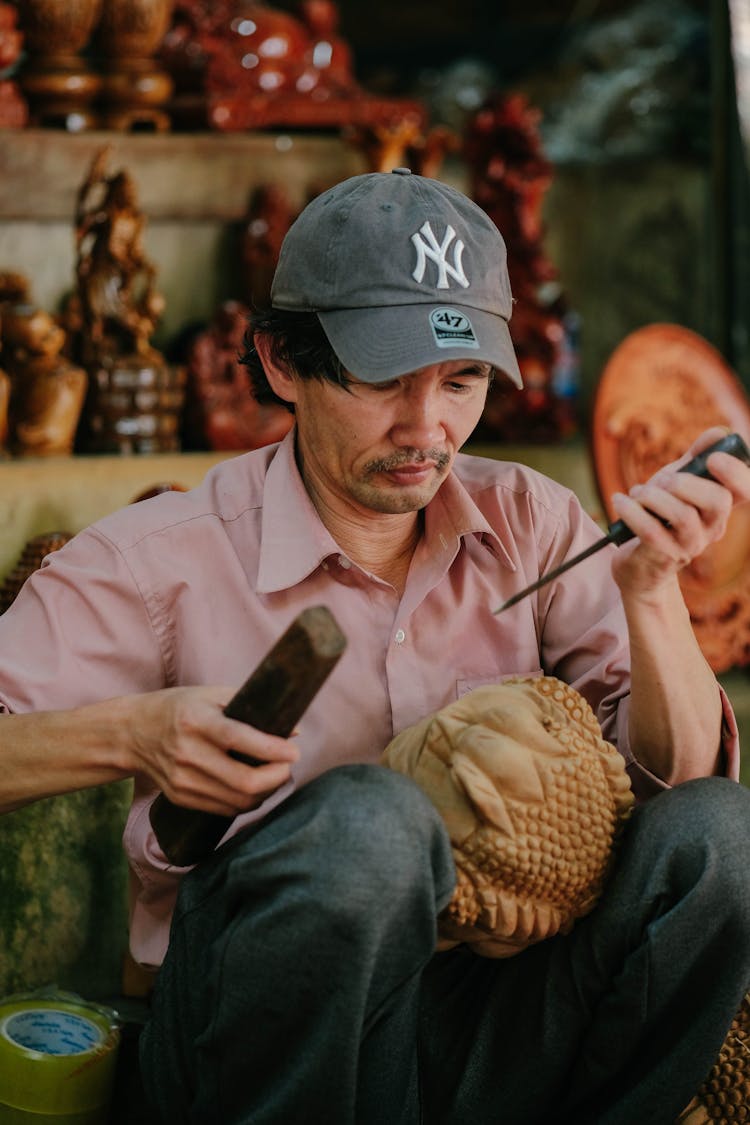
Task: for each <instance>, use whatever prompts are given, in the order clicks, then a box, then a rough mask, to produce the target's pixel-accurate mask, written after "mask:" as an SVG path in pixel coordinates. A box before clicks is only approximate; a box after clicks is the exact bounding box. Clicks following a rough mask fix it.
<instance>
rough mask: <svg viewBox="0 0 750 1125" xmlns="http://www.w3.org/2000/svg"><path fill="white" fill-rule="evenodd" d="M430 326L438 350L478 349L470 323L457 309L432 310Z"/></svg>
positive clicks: (477, 342)
mask: <svg viewBox="0 0 750 1125" xmlns="http://www.w3.org/2000/svg"><path fill="white" fill-rule="evenodd" d="M430 325H431V327H432V334H433V336H434V337H435V344H436V345H437V347H439V348H459V347H460V348H478V347H479V341H478V340H477V338H476V335H475V334H474V328H473V326H472V323H471V321H470V320H469V318H468V316H466V314H465V313H462V312H459V311H458V309H451V308H441V309H433V310H432V312H431V313H430Z"/></svg>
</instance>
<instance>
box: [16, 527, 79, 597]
mask: <svg viewBox="0 0 750 1125" xmlns="http://www.w3.org/2000/svg"><path fill="white" fill-rule="evenodd" d="M72 538H73V534H72V532H70V531H49V532H44V533H43V534H42V535H35V536H34V537H33V538H32V539H29V541H28V542H27V543H26V545H25V547H24V548H23V551H22V552H21V554H20V556H19V559H18V561H17V563H16V565H15V566H14V567H13V569H12V570H11V572H10V574H7V575H6V576H5V578H4V579H3V582H2V583H1V584H0V613H5V611H6V609H8V608H9V607H10V606H11V605H12V604H13V602H14V601H15V599H16V597H17V595H18V592H19V590H20V589H21V587H22V586H23V584H24V582H25V581H26V579H27V578H28V577H29V575H31V574H33V573H34V571H35V570H38V569H39V567H40V566H41V565H42V562H43V560H44V559H45V557H46V556H47V555H49V554H51V553H52V551H58V550H59V549H60V547H64V546H65V544H66V543H67V542H68V540H69V539H72Z"/></svg>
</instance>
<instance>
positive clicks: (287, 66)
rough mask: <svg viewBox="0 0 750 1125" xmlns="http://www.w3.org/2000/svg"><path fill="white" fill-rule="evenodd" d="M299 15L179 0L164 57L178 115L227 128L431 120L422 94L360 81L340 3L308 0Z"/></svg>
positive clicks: (222, 0) (252, 3)
mask: <svg viewBox="0 0 750 1125" xmlns="http://www.w3.org/2000/svg"><path fill="white" fill-rule="evenodd" d="M298 12H299V15H293V14H292V13H290V12H288V11H283V10H282V9H280V8H276V7H273V6H272V5H269V4H265V3H261V2H260V0H230V2H228V0H218V2H217V3H216V4H213V5H212V4H209V3H207V2H206V0H175V16H174V20H173V24H172V27H171V28H170V30H169V31H168V33H167V35H166V37H165V41H164V46H163V50H162V58H163V59H164V62H165V65H166V66H167V67H168V69H169V70H170V73H172V75H173V76H174V80H175V86H176V90H177V94H176V97H175V110H174V112H175V115H176V118H178V119H182V120H184V119H185V118H187V117H188V115H189V114H190V113H192V119H191V121H190V123H191V124H192V125H194V126H195V125H199V124H205V123H208V124H209V125H210V126H211V127H213V128H214V129H221V130H244V129H252V128H264V127H268V126H276V127H284V126H295V125H297V126H308V127H313V128H315V127H318V128H340V127H343V126H345V125H352V124H358V125H367V124H374V123H381V124H387V123H396V122H398V121H399V120H402V119H404V118H407V117H409V118H414V119H415V120H416V121H418V122H420V123H424V121H425V119H426V113H425V109H424V107H423V106H422V105H421V103H419V102H418V101H415V100H414V99H407V98H389V97H380V96H373V95H370V94H368V93H367V91H365V90H363V89H362V88H361V87H360V86H359V84H358V83H357V81H356V79H355V77H354V69H353V62H352V52H351V50H350V48H349V46H348V44H347V43H346V42H345V41H344V40H343V39H342V38H341V37H340V36H339V35H338V32H337V25H338V9H337V7H336V5H335V4H334V3H333V2H332V0H302V2H301V3H300V4H299V6H298ZM198 115H202V120H201V117H200V116H198Z"/></svg>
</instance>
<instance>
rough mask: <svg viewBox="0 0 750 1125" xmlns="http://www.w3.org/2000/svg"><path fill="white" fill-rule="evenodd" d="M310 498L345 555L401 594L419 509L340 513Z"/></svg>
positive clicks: (419, 528)
mask: <svg viewBox="0 0 750 1125" xmlns="http://www.w3.org/2000/svg"><path fill="white" fill-rule="evenodd" d="M311 499H312V501H313V504H314V505H315V508H316V509H317V512H318V515H319V516H320V518H321V520H322V521H323V523H324V524H325V526H326V527H327V528H328V530H329V531H330V533H331V535H332V536H333V538H334V539H335V540H336V542H337V543H338V545H339V546H340V547H341V550H342V551H343V552H344V553H345V554H346V556H347V557H348V558H350V559H351V560H352V562H355V563H357V565H358V566H361V567H362V569H363V570H367V571H369V572H370V573H371V574H375V575H377V577H378V578H382V579H383V581H384V582H389V583H390V584H391V585H392V586H394V587H395V588H396V590H397V591H398V593H399V594H402V593H403V591H404V586H405V585H406V576H407V574H408V572H409V566H410V564H411V560H412V556H413V554H414V551H415V548H416V546H417V543H418V542H419V540H420V537H421V535H422V522H423V521H422V515H421V512H399V513H397V514H389V513H385V512H370V511H367V512H362V513H359V512H357V511H352V510H348V511H346V512H341V511H338V510H336V509H335V508H334V507H332V506H330V505H328V504H326V502H325V501H324V500H323V499H322V498H321V497H319V496H315V495H313V496H312V497H311Z"/></svg>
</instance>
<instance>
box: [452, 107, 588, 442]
mask: <svg viewBox="0 0 750 1125" xmlns="http://www.w3.org/2000/svg"><path fill="white" fill-rule="evenodd" d="M539 116H540V115H539V112H538V110H536V109H534V108H533V107H532V106H530V105H529V103H528V101H527V100H526V98H525V97H524V96H523V95H520V94H517V95H513V96H510V97H501V96H496V97H495V98H493V99H490V101H489V102H488V103H487V104H486V105H485V106H483V107H482V108H481V109H480V110H479V111H478V112H477V113H476V114H475V116H474V117H473V119H472V120H470V122H469V123H468V125H467V130H466V139H465V152H464V155H465V158H466V161H467V163H468V165H469V167H470V169H471V187H470V191H469V194H470V195H471V197H472V198H473V199H474V200H475V201H476V202H477V203H478V204H479V206H480V207H482V208H483V209H484V210H485V211H486V212H487V214H488V215H489V216H490V218H491V219H492V220H493V221H494V223H495V224H496V226H497V227H498V228H499V230H500V231H501V233H502V235H503V238H504V239H505V243H506V246H507V250H508V271H509V273H510V279H511V286H512V289H513V296H514V298H515V303H514V307H513V317H512V319H511V322H510V333H511V337H512V339H513V343H514V346H515V349H516V353H517V355H518V364H519V367H520V368H521V373H522V375H523V381H524V387H523V389H522V390H515V389H512V388H507V387H506V386H505V385H502V386H499V387H497V388H496V390H495V392H494V393H492V392H491V393H490V396H489V398H488V401H487V407H486V409H485V412H484V415H483V418H482V422H481V423H480V428H479V430H478V431H477V433H478V436H480V437H481V436H484V437H487V438H491V439H497V438H501V439H503V438H504V439H506V440H512V441H524V440H527V441H537V440H538V441H554V440H556V439H559V438H561V437H564V436H568V434H569V433H570V432H571V431H572V430H573V429H574V428H575V418H574V416H573V415H572V413H571V404H570V402H569V401H567V400H566V401H564V402H563V401H560V400H558V399H557V398H556V396H555V393H554V391H553V386H552V380H553V374H554V370H555V367H556V365H557V364H558V362H559V361H560V359H561V356H562V352H563V348H564V346H565V343H566V341H565V330H564V321H563V317H564V314H565V312H566V311H567V310H566V308H565V306H564V302H563V299H562V296H561V295H559V294H558V295H556V297H555V299H554V300H548V299H547V298H546V296H545V297H543V296H542V294H544V293H545V290H549V289H550V284H551V283H552V284H554V283H556V279H557V271H556V270H555V267H554V266H553V264H552V262H551V261H550V260H549V259H548V257H547V255H546V253H545V250H544V245H543V235H544V224H543V215H542V203H543V200H544V196H545V193H546V191H547V189H548V187H549V185H550V182H551V178H552V166H551V164H550V162H549V161H548V160H547V158H546V157H545V155H544V153H543V151H542V146H541V141H540V138H539V132H538V124H539Z"/></svg>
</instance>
